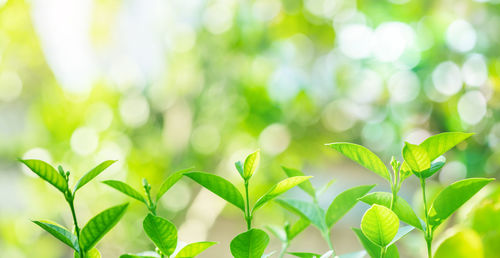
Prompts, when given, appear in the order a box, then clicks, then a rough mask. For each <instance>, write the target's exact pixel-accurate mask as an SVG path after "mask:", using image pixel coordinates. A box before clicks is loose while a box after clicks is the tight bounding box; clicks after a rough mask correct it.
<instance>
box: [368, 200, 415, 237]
mask: <svg viewBox="0 0 500 258" xmlns="http://www.w3.org/2000/svg"><path fill="white" fill-rule="evenodd" d="M359 200H360V201H362V202H364V203H366V204H369V205H373V204H378V205H383V206H385V207H387V208H390V206H391V201H392V194H391V193H386V192H375V193H369V194H367V195H365V196H363V197H361V198H360V199H359ZM392 211H394V213H396V215H398V218H399V219H400V220H402V221H403V222H405V223H406V224H408V225H412V226H414V227H416V228H418V229H420V230H423V227H422V223H421V222H420V220H419V219H418V217H417V215H416V214H415V212H414V211H413V209H412V208H411V206H410V204H408V202H406V201H405V199H403V198H402V197H401V196H398V197H397V199H396V203H395V204H394V207H392Z"/></svg>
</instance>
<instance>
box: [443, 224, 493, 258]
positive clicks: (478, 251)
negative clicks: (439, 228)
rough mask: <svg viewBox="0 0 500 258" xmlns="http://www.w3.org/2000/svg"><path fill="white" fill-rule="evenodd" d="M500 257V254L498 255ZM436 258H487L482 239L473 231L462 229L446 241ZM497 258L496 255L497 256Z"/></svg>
mask: <svg viewBox="0 0 500 258" xmlns="http://www.w3.org/2000/svg"><path fill="white" fill-rule="evenodd" d="M497 255H498V254H497ZM434 257H435V258H470V257H485V256H484V249H483V243H482V240H481V237H480V236H479V235H478V234H477V233H476V232H475V231H473V230H470V229H462V230H461V231H458V232H457V233H455V234H454V235H452V236H451V237H449V238H447V239H446V240H444V241H443V242H442V243H441V245H440V246H439V247H438V248H437V250H436V254H435V255H434ZM495 257H496V255H495Z"/></svg>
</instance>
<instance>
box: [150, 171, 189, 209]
mask: <svg viewBox="0 0 500 258" xmlns="http://www.w3.org/2000/svg"><path fill="white" fill-rule="evenodd" d="M191 169H192V168H186V169H183V170H179V171H177V172H175V173H173V174H171V175H170V176H168V177H167V179H166V180H165V182H163V184H161V186H160V190H158V193H157V194H156V201H157V202H158V200H160V198H161V197H162V196H163V195H164V194H165V193H166V192H167V191H168V190H170V188H172V186H174V185H175V184H176V183H177V182H179V180H181V178H182V176H184V173H186V172H188V171H190V170H191Z"/></svg>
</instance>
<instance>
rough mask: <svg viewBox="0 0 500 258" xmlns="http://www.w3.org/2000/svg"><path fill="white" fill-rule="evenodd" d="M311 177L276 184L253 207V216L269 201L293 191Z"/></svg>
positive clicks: (294, 178)
mask: <svg viewBox="0 0 500 258" xmlns="http://www.w3.org/2000/svg"><path fill="white" fill-rule="evenodd" d="M311 177H312V176H294V177H289V178H286V179H283V180H282V181H281V182H279V183H277V184H275V185H274V186H273V187H271V189H269V191H268V192H267V193H265V194H264V195H263V196H262V197H260V198H259V200H257V202H256V203H255V205H254V206H253V209H252V214H253V213H254V212H255V211H256V210H257V209H259V208H260V207H262V205H264V204H265V203H267V202H268V201H270V200H272V199H274V198H276V197H277V196H279V195H281V194H283V193H285V192H286V191H288V190H290V189H292V188H293V187H295V186H297V185H298V184H300V183H302V182H304V181H306V180H308V179H309V178H311Z"/></svg>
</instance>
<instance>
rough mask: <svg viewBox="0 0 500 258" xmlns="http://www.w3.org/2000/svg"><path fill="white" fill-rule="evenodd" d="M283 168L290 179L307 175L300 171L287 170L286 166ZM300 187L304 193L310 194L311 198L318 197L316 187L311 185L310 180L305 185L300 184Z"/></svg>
mask: <svg viewBox="0 0 500 258" xmlns="http://www.w3.org/2000/svg"><path fill="white" fill-rule="evenodd" d="M281 168H282V169H283V171H285V173H286V175H287V176H288V177H294V176H305V174H304V173H302V171H300V170H298V169H294V168H287V167H284V166H281ZM299 187H300V188H301V189H302V190H304V192H306V193H307V194H309V195H310V196H311V197H315V196H316V191H315V190H314V187H313V185H312V184H311V181H309V180H307V181H304V182H303V183H301V184H299Z"/></svg>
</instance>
